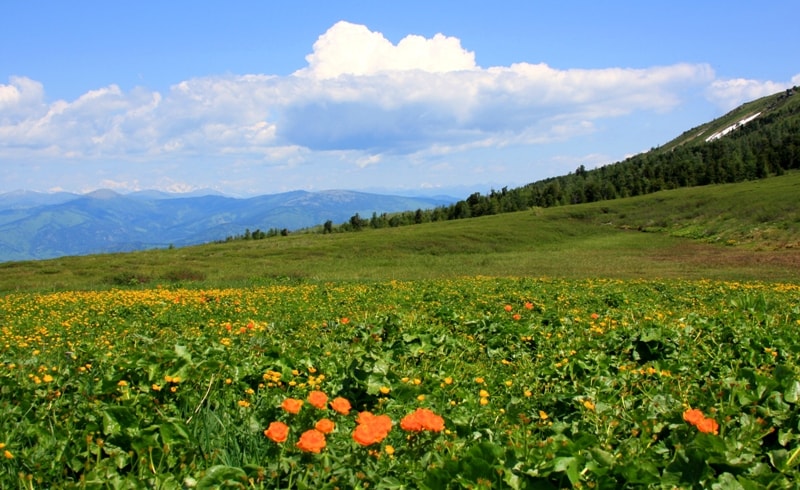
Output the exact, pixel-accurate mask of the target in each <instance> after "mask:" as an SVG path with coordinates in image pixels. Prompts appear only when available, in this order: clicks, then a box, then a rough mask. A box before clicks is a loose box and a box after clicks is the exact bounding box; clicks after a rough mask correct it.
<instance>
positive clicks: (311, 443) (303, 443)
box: [297, 429, 325, 453]
mask: <svg viewBox="0 0 800 490" xmlns="http://www.w3.org/2000/svg"><path fill="white" fill-rule="evenodd" d="M297 447H298V448H299V449H300V450H301V451H305V452H307V453H319V452H320V451H322V450H323V449H324V448H325V434H323V433H322V432H320V431H318V430H316V429H310V430H307V431H305V432H303V433H302V434H301V435H300V440H299V441H297Z"/></svg>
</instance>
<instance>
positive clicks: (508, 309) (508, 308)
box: [503, 305, 512, 311]
mask: <svg viewBox="0 0 800 490" xmlns="http://www.w3.org/2000/svg"><path fill="white" fill-rule="evenodd" d="M503 309H504V310H506V311H511V310H512V308H511V305H505V306H504V307H503Z"/></svg>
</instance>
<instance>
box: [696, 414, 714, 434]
mask: <svg viewBox="0 0 800 490" xmlns="http://www.w3.org/2000/svg"><path fill="white" fill-rule="evenodd" d="M694 426H695V427H697V430H699V431H700V432H702V433H704V434H714V435H717V434H719V424H718V423H717V421H716V420H714V419H709V418H703V420H701V421H700V422H698V423H696V424H694Z"/></svg>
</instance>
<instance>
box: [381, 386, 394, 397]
mask: <svg viewBox="0 0 800 490" xmlns="http://www.w3.org/2000/svg"><path fill="white" fill-rule="evenodd" d="M390 391H392V389H391V388H389V387H388V386H381V394H382V395H388V394H389V392H390Z"/></svg>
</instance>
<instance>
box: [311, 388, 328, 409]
mask: <svg viewBox="0 0 800 490" xmlns="http://www.w3.org/2000/svg"><path fill="white" fill-rule="evenodd" d="M308 403H310V404H312V405H314V406H315V407H317V408H319V409H320V410H322V409H323V408H325V407H327V406H328V395H326V394H325V393H323V392H321V391H318V390H314V391H312V392H311V393H309V394H308Z"/></svg>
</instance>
